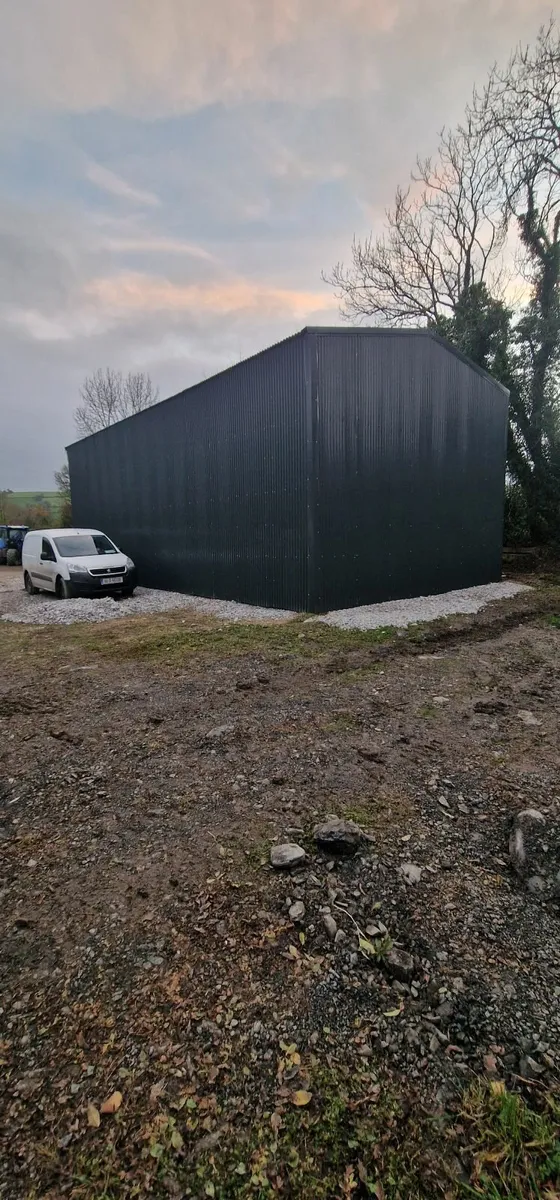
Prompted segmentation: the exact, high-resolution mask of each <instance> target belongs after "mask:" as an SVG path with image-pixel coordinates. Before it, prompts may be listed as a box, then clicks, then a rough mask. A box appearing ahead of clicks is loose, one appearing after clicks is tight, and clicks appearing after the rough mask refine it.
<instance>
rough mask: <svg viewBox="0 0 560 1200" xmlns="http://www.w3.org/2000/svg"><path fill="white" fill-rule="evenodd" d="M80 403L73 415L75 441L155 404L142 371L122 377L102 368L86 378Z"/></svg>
mask: <svg viewBox="0 0 560 1200" xmlns="http://www.w3.org/2000/svg"><path fill="white" fill-rule="evenodd" d="M80 394H81V398H82V403H81V404H79V405H78V407H77V409H76V411H75V413H74V421H75V424H76V430H77V432H78V436H79V437H87V436H88V434H90V433H98V431H99V430H100V429H107V427H108V426H109V425H114V424H115V422H116V421H122V420H123V418H124V417H130V416H132V415H133V414H134V413H138V412H142V410H143V409H144V408H150V406H151V405H152V404H157V401H158V397H159V393H158V390H157V388H154V385H153V383H152V381H151V379H150V376H149V375H146V374H145V373H144V372H143V371H131V372H129V374H128V375H126V376H124V377H123V375H122V373H121V372H120V371H113V370H111V368H110V367H106V369H105V370H104V371H102V370H97V371H95V372H94V374H93V375H88V376H87V378H86V379H85V381H84V384H83V387H82V389H81V393H80Z"/></svg>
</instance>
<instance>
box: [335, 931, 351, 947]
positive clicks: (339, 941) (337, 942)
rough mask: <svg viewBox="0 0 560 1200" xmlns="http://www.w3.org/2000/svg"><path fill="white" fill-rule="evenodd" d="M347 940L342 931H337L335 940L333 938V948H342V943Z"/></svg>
mask: <svg viewBox="0 0 560 1200" xmlns="http://www.w3.org/2000/svg"><path fill="white" fill-rule="evenodd" d="M347 938H348V934H347V933H345V931H344V929H337V931H336V934H335V938H334V944H335V946H342V943H343V942H345V941H346V940H347Z"/></svg>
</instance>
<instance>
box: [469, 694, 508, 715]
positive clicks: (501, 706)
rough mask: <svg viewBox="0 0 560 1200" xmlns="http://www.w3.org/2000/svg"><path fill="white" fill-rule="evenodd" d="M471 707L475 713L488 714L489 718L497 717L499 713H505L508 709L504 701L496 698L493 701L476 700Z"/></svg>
mask: <svg viewBox="0 0 560 1200" xmlns="http://www.w3.org/2000/svg"><path fill="white" fill-rule="evenodd" d="M473 707H474V711H475V712H477V713H489V714H490V715H491V716H498V714H499V713H505V712H507V709H508V705H507V704H506V702H505V700H499V699H497V698H495V699H493V700H490V699H489V700H477V701H476V703H475V704H474V705H473Z"/></svg>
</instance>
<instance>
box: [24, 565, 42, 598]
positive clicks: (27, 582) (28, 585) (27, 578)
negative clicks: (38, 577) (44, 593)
mask: <svg viewBox="0 0 560 1200" xmlns="http://www.w3.org/2000/svg"><path fill="white" fill-rule="evenodd" d="M23 586H24V588H25V590H26V592H27V595H28V596H36V595H37V592H38V591H39V588H36V587H35V586H34V584H32V582H31V575H30V574H29V572H28V571H26V572H25V575H24V576H23Z"/></svg>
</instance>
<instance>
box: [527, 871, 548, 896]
mask: <svg viewBox="0 0 560 1200" xmlns="http://www.w3.org/2000/svg"><path fill="white" fill-rule="evenodd" d="M545 888H546V881H545V880H544V879H543V877H542V875H532V876H531V878H530V879H528V880H527V889H528V891H530V892H533V893H537V892H544V891H545Z"/></svg>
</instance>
